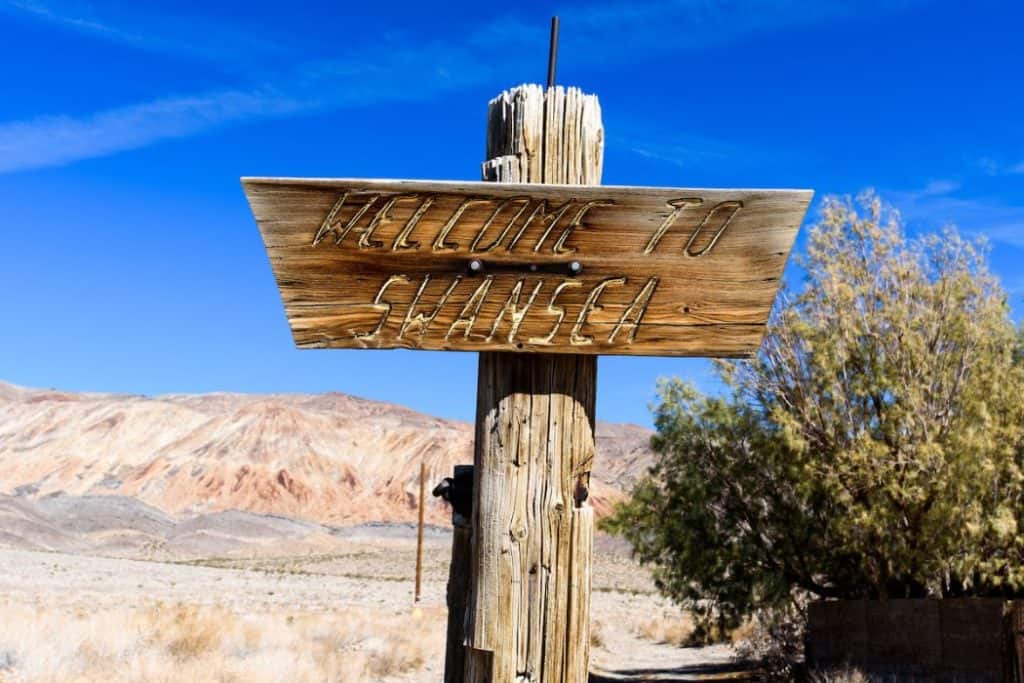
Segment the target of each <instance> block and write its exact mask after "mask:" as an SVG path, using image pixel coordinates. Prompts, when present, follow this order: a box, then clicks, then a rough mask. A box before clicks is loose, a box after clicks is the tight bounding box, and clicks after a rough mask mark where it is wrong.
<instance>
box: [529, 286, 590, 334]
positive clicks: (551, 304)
mask: <svg viewBox="0 0 1024 683" xmlns="http://www.w3.org/2000/svg"><path fill="white" fill-rule="evenodd" d="M582 286H583V283H582V282H580V281H579V280H563V281H562V282H560V283H559V284H558V286H556V287H555V291H553V292H551V299H550V300H549V301H548V307H547V309H545V311H544V312H545V313H548V314H549V315H554V316H556V317H557V318H558V319H557V320H555V324H554V325H552V326H551V331H550V332H548V333H547V334H546V335H544V336H543V337H530V339H529V340H528V341H529V342H530V343H531V344H540V345H544V344H550V343H551V340H552V339H554V338H555V335H556V334H558V328H559V327H561V325H562V321H563V320H565V307H564V306H556V305H555V302H556V301H558V297H559V295H560V294H561V293H562V291H563V290H565V289H568V288H570V287H582Z"/></svg>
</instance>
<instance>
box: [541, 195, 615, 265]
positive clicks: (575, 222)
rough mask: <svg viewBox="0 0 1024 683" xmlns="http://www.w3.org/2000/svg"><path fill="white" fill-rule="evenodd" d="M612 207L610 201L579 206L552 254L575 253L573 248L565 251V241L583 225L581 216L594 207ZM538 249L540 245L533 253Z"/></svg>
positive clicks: (600, 200) (598, 200)
mask: <svg viewBox="0 0 1024 683" xmlns="http://www.w3.org/2000/svg"><path fill="white" fill-rule="evenodd" d="M614 205H615V202H613V201H611V200H604V199H595V200H594V201H590V202H587V203H586V204H584V205H583V206H581V207H580V210H579V211H577V212H576V216H575V217H574V218H573V219H572V222H571V223H569V225H568V227H566V229H565V230H563V231H562V234H561V236H559V238H558V241H556V242H555V246H554V247H552V249H551V251H552V252H553V253H555V254H572V253H575V251H576V249H575V248H573V249H566V248H565V240H566V239H567V238H568V237H569V235H570V233H572V231H573V230H575V229H576V228H578V227H580V226H581V225H582V224H583V216H585V215H586V213H587V212H588V211H590V210H591V209H592V208H594V207H595V206H614ZM539 247H540V244H538V245H537V247H535V248H534V251H537V248H539Z"/></svg>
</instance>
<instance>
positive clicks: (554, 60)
mask: <svg viewBox="0 0 1024 683" xmlns="http://www.w3.org/2000/svg"><path fill="white" fill-rule="evenodd" d="M557 65H558V17H557V16H555V17H551V38H550V40H549V41H548V88H553V87H555V67H556V66H557Z"/></svg>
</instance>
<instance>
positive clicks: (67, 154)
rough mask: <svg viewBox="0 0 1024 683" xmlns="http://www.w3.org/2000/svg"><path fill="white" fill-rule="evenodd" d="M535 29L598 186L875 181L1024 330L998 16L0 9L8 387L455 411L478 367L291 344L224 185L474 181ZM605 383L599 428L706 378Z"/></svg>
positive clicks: (574, 6) (893, 4)
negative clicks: (552, 48) (288, 397)
mask: <svg viewBox="0 0 1024 683" xmlns="http://www.w3.org/2000/svg"><path fill="white" fill-rule="evenodd" d="M556 13H557V14H559V15H560V16H561V19H562V26H563V28H562V42H561V53H560V59H559V70H558V80H559V82H560V83H562V84H566V85H578V86H580V87H582V88H583V89H585V90H586V91H588V92H595V93H597V94H598V95H599V96H600V98H601V104H602V108H603V111H604V122H605V128H606V131H607V149H606V154H605V177H604V182H606V183H608V184H626V185H663V186H690V187H700V186H712V187H714V186H725V187H800V188H813V189H814V190H815V191H816V193H817V197H818V198H819V199H820V197H822V196H824V195H826V194H830V193H841V194H846V193H856V192H859V191H861V190H863V189H865V188H868V187H874V188H877V189H878V190H879V192H880V193H881V194H882V196H883V198H885V199H887V200H889V201H890V202H892V203H893V204H894V205H895V206H896V207H897V208H899V209H900V210H901V211H902V213H903V215H904V217H905V218H906V220H907V222H908V223H909V225H910V226H911V228H912V229H913V230H915V231H928V230H935V229H937V228H939V227H941V226H942V225H944V224H947V223H955V224H957V225H958V226H959V227H960V229H961V230H962V231H963V232H965V233H967V234H969V235H972V236H980V235H985V236H987V237H988V239H989V240H990V242H991V246H992V253H991V262H992V266H993V268H994V269H995V270H996V272H998V273H999V274H1000V276H1001V277H1002V278H1003V281H1004V284H1005V287H1006V288H1007V290H1008V291H1009V292H1010V294H1011V297H1012V301H1013V312H1014V317H1015V319H1017V320H1019V319H1020V318H1021V315H1022V313H1024V265H1022V264H1024V116H1022V113H1021V112H1024V88H1022V87H1021V82H1022V76H1021V74H1022V73H1024V50H1022V49H1021V44H1020V42H1021V37H1020V27H1021V25H1022V21H1024V5H1022V4H1021V3H1019V2H988V1H986V0H978V1H976V2H972V3H971V4H970V6H969V8H966V9H965V6H964V5H963V3H962V2H927V1H926V0H893V1H889V2H875V1H872V0H862V1H860V2H834V1H832V0H774V1H770V0H744V1H740V0H722V1H720V2H712V1H710V0H678V1H676V2H666V3H655V2H650V3H636V2H628V1H620V2H616V1H615V0H604V1H601V0H598V2H593V3H587V4H584V3H575V2H557V3H530V2H519V3H512V4H509V3H504V4H502V3H492V4H485V3H446V4H445V5H443V6H437V7H432V6H428V5H427V4H426V3H411V4H408V5H405V4H403V3H401V2H391V3H358V4H355V3H352V4H351V6H350V5H349V4H346V3H325V2H305V3H260V2H252V1H248V2H245V3H240V2H239V3H228V2H225V3H210V2H204V3H193V2H174V3H170V2H168V3H108V2H102V1H98V0H97V1H95V2H74V1H71V0H0V63H2V64H3V67H0V69H2V70H0V74H2V77H0V292H2V294H0V320H2V321H3V327H2V333H0V379H4V380H7V381H12V382H16V383H19V384H26V385H32V386H54V387H60V388H66V389H73V390H95V391H122V392H133V393H146V394H157V393H165V392H181V391H218V390H225V391H258V392H270V391H302V392H306V391H311V392H315V391H331V390H336V391H343V392H347V393H352V394H357V395H362V396H368V397H372V398H377V399H382V400H388V401H394V402H398V403H403V404H406V405H409V406H411V407H414V408H417V409H420V410H424V411H428V412H432V413H435V414H439V415H443V416H449V417H456V418H462V419H472V413H473V405H474V396H475V390H474V386H475V370H476V359H475V354H467V353H428V352H416V353H413V352H367V351H297V350H295V349H294V348H293V345H292V342H291V337H290V334H289V331H288V327H287V324H286V322H285V319H284V314H283V311H282V308H281V305H280V300H279V298H278V295H277V291H276V288H275V285H274V282H273V278H272V276H271V273H270V268H269V266H268V263H267V260H266V256H265V253H264V251H263V248H262V244H261V242H260V238H259V234H258V232H257V230H256V227H255V225H254V223H253V221H252V218H251V215H250V213H249V210H248V206H247V204H246V201H245V198H244V196H243V194H242V191H241V188H240V185H239V182H238V178H239V177H240V176H243V175H276V176H342V177H345V176H364V177H404V178H442V179H478V177H479V163H480V161H481V160H482V156H483V145H484V142H483V132H484V131H483V129H484V118H485V111H486V102H487V100H488V99H489V98H491V97H493V96H494V95H495V94H497V93H498V92H500V91H501V90H502V89H504V88H506V87H510V86H513V85H516V84H519V83H522V82H530V81H540V80H541V79H543V78H544V76H545V69H546V59H547V30H548V20H549V18H550V16H551V15H552V14H556ZM815 213H816V208H812V212H811V214H810V218H812V219H813V217H814V215H815ZM791 275H794V273H792V272H791ZM599 375H600V379H599V391H598V396H599V398H598V413H599V417H600V418H601V419H606V420H616V421H631V422H639V423H643V424H647V423H649V421H650V419H649V414H648V411H647V405H648V402H649V401H650V400H651V398H652V395H653V389H654V383H655V381H656V379H657V378H658V377H659V376H662V375H680V376H686V377H690V378H691V379H693V380H695V381H696V382H697V383H698V384H700V385H701V386H703V387H704V388H706V389H709V390H714V388H715V384H714V381H713V379H712V376H711V373H710V372H709V364H708V363H707V362H706V361H702V360H679V359H665V358H610V357H608V358H602V359H601V361H600V368H599Z"/></svg>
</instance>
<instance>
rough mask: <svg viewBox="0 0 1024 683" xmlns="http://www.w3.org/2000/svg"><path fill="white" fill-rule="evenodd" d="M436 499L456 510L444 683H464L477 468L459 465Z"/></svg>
mask: <svg viewBox="0 0 1024 683" xmlns="http://www.w3.org/2000/svg"><path fill="white" fill-rule="evenodd" d="M433 494H434V496H435V497H436V498H441V499H443V500H445V501H447V502H448V503H449V504H450V505H451V506H452V561H451V564H450V565H449V567H448V589H447V604H448V639H447V644H446V646H445V656H444V682H445V683H463V678H464V672H465V668H466V646H465V634H466V598H467V596H468V595H469V576H470V571H469V563H470V553H471V549H472V543H471V540H472V533H473V532H472V528H471V526H470V521H471V519H472V516H473V466H472V465H456V466H455V472H454V473H453V475H452V476H451V477H445V478H444V479H443V480H442V481H441V483H440V484H438V485H437V486H435V487H434V491H433Z"/></svg>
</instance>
